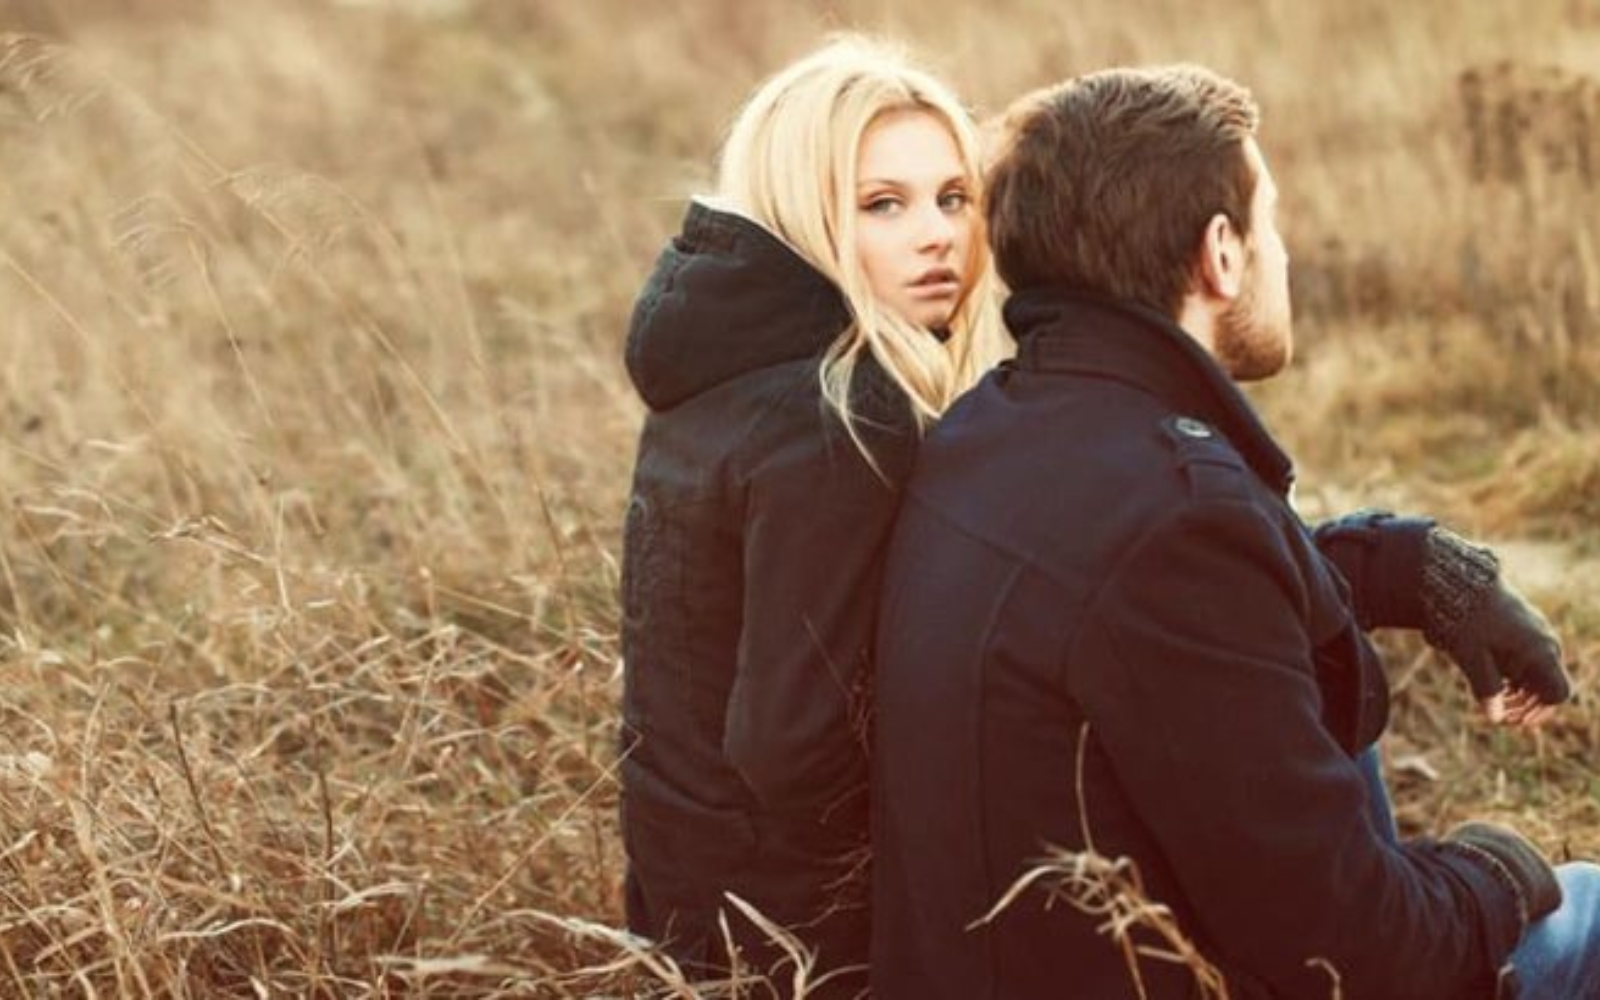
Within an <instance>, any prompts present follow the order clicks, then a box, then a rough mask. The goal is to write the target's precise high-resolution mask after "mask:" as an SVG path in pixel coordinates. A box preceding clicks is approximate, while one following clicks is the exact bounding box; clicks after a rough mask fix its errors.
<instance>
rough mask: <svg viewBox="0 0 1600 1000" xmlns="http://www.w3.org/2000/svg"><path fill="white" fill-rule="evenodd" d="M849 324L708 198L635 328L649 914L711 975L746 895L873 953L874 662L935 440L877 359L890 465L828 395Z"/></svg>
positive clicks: (633, 805)
mask: <svg viewBox="0 0 1600 1000" xmlns="http://www.w3.org/2000/svg"><path fill="white" fill-rule="evenodd" d="M849 322H850V314H849V312H848V310H847V308H846V306H845V303H844V300H843V298H842V296H841V295H840V294H839V292H838V291H837V289H836V288H835V286H834V285H832V284H831V283H830V282H829V281H828V280H827V279H826V278H824V277H823V276H822V275H821V274H820V273H818V272H817V271H816V270H815V269H814V268H813V267H811V266H810V265H809V264H807V263H806V262H805V261H804V260H802V259H801V258H800V257H799V256H798V255H796V253H795V252H794V251H793V250H791V249H790V248H789V247H787V246H786V245H785V244H783V243H782V242H781V241H779V240H778V239H776V238H775V237H774V236H772V235H771V234H770V233H768V232H767V231H766V230H764V229H762V228H761V227H760V226H758V225H756V224H754V223H752V222H750V221H749V220H747V219H744V218H742V217H740V216H737V215H734V214H730V213H727V212H723V211H719V210H717V209H714V208H711V207H709V206H707V205H705V204H702V203H698V202H697V203H693V204H691V206H690V207H689V209H688V213H687V216H686V218H685V220H684V225H683V230H682V233H681V234H680V235H679V236H678V237H677V238H676V239H675V240H673V241H672V243H671V245H670V246H669V247H667V249H666V250H665V251H663V253H662V254H661V256H660V258H659V259H658V261H657V263H656V266H655V270H654V272H653V273H652V274H651V276H650V278H649V280H648V282H647V283H646V285H645V287H644V289H643V291H642V292H641V294H640V296H639V299H638V303H637V305H636V307H635V311H634V315H633V322H632V326H631V329H630V333H629V337H628V345H627V365H628V371H629V374H630V375H631V376H632V378H633V381H634V384H635V386H636V387H637V388H638V391H639V394H640V396H641V397H643V399H644V401H645V403H646V404H647V405H648V406H649V410H650V412H649V414H648V416H647V418H646V420H645V425H644V429H643V432H642V435H641V437H640V441H639V454H638V461H637V465H636V467H635V471H634V481H633V490H632V496H631V499H630V502H629V506H628V512H627V523H626V534H625V540H624V547H623V552H624V559H623V594H622V604H623V609H622V610H623V635H622V641H623V654H624V659H625V663H626V667H625V674H624V691H623V721H624V735H623V753H624V757H623V762H622V785H623V828H624V837H625V842H626V847H627V851H628V857H629V886H628V907H629V923H630V926H632V927H633V929H634V930H636V931H639V932H641V933H644V934H647V935H649V936H652V937H655V938H658V939H665V940H667V941H669V943H670V947H671V948H672V949H673V950H674V951H675V952H676V953H677V954H678V956H679V957H680V958H685V959H687V960H689V961H691V962H695V961H702V960H704V961H709V962H711V964H712V965H715V964H716V961H717V959H716V958H715V956H714V952H715V942H714V941H713V942H710V943H708V942H707V940H706V936H707V935H711V936H712V937H713V938H715V936H716V935H717V931H716V930H715V911H716V910H717V909H718V908H719V907H724V905H725V904H724V901H723V893H724V892H725V891H726V892H734V893H736V894H738V895H739V896H741V897H742V898H744V899H745V900H747V901H748V902H750V903H752V904H754V905H755V906H756V907H757V908H758V909H760V910H761V911H762V912H763V913H764V914H765V915H766V916H768V917H771V918H773V919H774V920H777V921H778V922H779V923H780V924H785V925H788V926H790V927H792V928H795V927H798V928H801V929H800V931H799V933H800V936H801V938H802V940H806V941H807V943H808V944H811V945H813V946H814V947H817V946H820V947H821V948H822V950H823V954H822V957H821V967H822V968H828V967H830V966H834V965H837V964H845V963H859V962H862V961H864V959H865V953H866V931H865V919H866V914H865V904H864V898H863V893H864V881H863V876H858V877H856V878H854V879H852V878H850V877H848V876H849V869H850V866H851V865H852V864H856V863H859V862H860V860H861V858H862V857H863V851H864V848H865V841H866V805H867V800H866V794H865V782H866V770H867V756H866V732H865V718H864V711H865V700H866V696H865V691H864V686H865V684H866V681H867V669H866V661H867V657H868V654H869V650H870V645H871V639H872V633H873V626H874V622H875V616H876V603H877V592H878V586H879V575H880V569H881V557H882V548H883V543H884V540H885V538H886V537H887V533H888V530H889V527H890V524H891V522H892V520H893V516H894V513H895V509H896V506H897V503H898V496H899V485H900V484H901V483H902V482H903V480H904V479H905V477H906V475H907V474H908V472H909V468H910V465H911V462H912V459H913V457H914V455H915V450H916V447H917V444H918V430H917V428H916V425H915V421H914V420H913V418H912V414H911V409H910V406H909V403H908V401H907V399H906V398H905V396H904V394H903V393H902V392H901V391H900V390H899V389H898V387H896V386H895V385H894V384H893V383H892V382H891V381H890V380H889V379H888V378H887V377H886V376H885V375H884V373H883V372H882V370H881V369H880V368H879V367H878V366H877V365H876V364H875V363H874V362H873V361H872V360H871V359H870V358H863V360H862V361H861V362H860V364H859V365H858V366H857V369H856V374H855V378H854V383H853V391H852V405H853V407H854V408H855V410H856V413H857V415H858V422H857V425H856V426H857V428H858V433H859V434H860V436H861V437H862V439H863V440H864V441H865V443H866V444H867V446H868V449H869V451H870V453H871V455H872V458H873V462H874V463H875V464H876V469H874V468H873V465H872V464H869V463H868V462H867V461H866V459H865V458H864V457H863V456H862V454H861V452H860V451H859V450H858V449H857V447H856V445H855V443H854V442H853V441H852V440H851V438H850V437H849V435H848V434H847V432H846V430H845V428H844V426H843V424H842V423H841V422H840V420H839V419H838V417H837V416H836V415H835V413H834V412H833V411H832V409H831V408H829V407H827V406H826V405H825V404H824V400H823V398H822V394H821V390H820V384H819V380H818V367H819V363H820V361H821V358H822V355H823V353H824V351H826V349H827V348H828V346H829V345H830V344H832V343H833V341H834V340H835V339H836V338H837V337H838V336H839V334H840V333H841V332H843V331H844V330H845V328H846V327H847V325H848V324H849ZM852 888H853V889H854V893H853V898H852V892H851V889H852ZM835 904H839V906H838V909H837V912H835V913H834V914H832V915H831V916H829V917H827V918H826V919H823V920H821V921H820V922H816V923H813V921H816V920H817V918H818V917H819V915H820V914H822V913H823V912H824V911H825V910H828V909H829V908H830V907H833V906H834V905H835ZM730 923H731V924H733V926H734V929H735V933H736V934H738V933H739V932H740V930H741V929H745V928H749V927H750V925H749V924H748V923H747V922H745V921H744V920H743V919H742V918H740V917H737V916H730ZM756 936H757V937H759V935H756ZM708 949H709V950H708ZM746 958H747V960H749V958H750V956H748V955H747V956H746Z"/></svg>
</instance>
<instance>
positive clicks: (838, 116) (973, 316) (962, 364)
mask: <svg viewBox="0 0 1600 1000" xmlns="http://www.w3.org/2000/svg"><path fill="white" fill-rule="evenodd" d="M901 111H919V112H925V113H928V114H931V115H933V116H934V117H935V118H937V119H938V120H939V121H940V122H942V123H943V124H944V126H945V128H946V129H948V130H949V132H950V135H951V137H952V138H953V139H954V140H955V143H956V147H957V149H958V151H959V153H960V156H961V161H962V165H963V167H964V168H965V172H966V174H967V180H968V184H969V188H970V191H971V194H972V199H973V202H972V203H973V205H974V206H976V205H978V204H979V203H980V196H981V191H980V190H979V185H980V184H981V181H982V157H981V149H980V144H979V139H978V133H977V128H976V126H975V125H974V124H973V121H972V118H971V116H970V115H969V114H968V113H967V111H966V109H965V108H964V107H963V106H962V105H961V103H960V101H959V100H958V99H957V98H956V96H955V95H954V94H953V93H952V92H951V90H950V89H949V88H948V87H946V86H945V85H944V84H942V83H940V82H939V81H938V80H937V79H935V78H934V77H932V76H931V75H929V74H928V73H926V72H924V71H922V70H920V69H917V68H915V67H913V66H911V65H910V64H909V63H908V62H907V61H906V59H905V57H904V55H903V54H902V52H901V51H900V50H898V49H897V48H894V47H891V46H888V45H886V44H884V43H881V42H876V41H873V40H870V39H867V38H865V37H863V36H859V35H844V36H838V37H836V38H835V39H834V40H833V41H832V42H831V43H830V44H828V45H826V46H824V47H823V48H821V49H819V50H818V51H816V52H813V53H812V54H811V55H809V56H806V57H805V58H803V59H801V60H799V61H798V62H795V63H793V64H792V65H790V66H789V67H787V68H786V69H784V70H783V71H781V72H779V73H778V74H777V75H776V76H773V77H772V78H771V79H769V80H768V81H767V82H766V83H765V84H763V85H762V86H761V87H760V88H759V89H758V90H757V91H756V92H755V94H754V95H753V96H752V97H751V98H750V100H749V102H748V103H746V105H745V106H744V109H743V110H742V111H741V112H740V113H739V115H738V117H737V118H735V119H734V122H733V125H732V128H731V129H730V130H729V133H728V138H727V141H726V142H725V143H724V145H723V149H722V160H721V168H720V171H719V177H718V192H717V193H718V198H719V200H720V201H721V202H723V203H724V204H726V205H727V206H728V207H729V208H731V209H733V210H734V211H737V212H740V213H741V214H744V215H746V216H748V217H749V218H751V219H752V220H753V221H755V222H757V223H759V224H760V225H762V226H764V227H765V228H767V229H768V230H770V231H771V232H773V233H774V234H775V235H777V236H778V237H779V238H780V239H782V240H783V241H785V242H786V243H788V244H789V245H790V246H791V247H793V248H794V249H795V251H796V252H797V253H799V254H800V255H801V256H802V257H803V258H805V259H806V260H807V261H808V262H809V263H810V264H811V265H812V266H813V267H815V268H816V269H817V270H818V271H820V272H822V274H823V275H824V276H826V277H827V278H828V279H829V280H831V281H832V282H833V283H834V284H835V285H836V286H837V287H838V288H839V290H840V292H841V293H842V294H843V296H844V299H845V302H846V304H847V305H848V306H849V309H850V312H851V315H852V317H853V319H854V322H853V323H851V325H850V326H849V327H848V328H847V329H846V330H845V331H844V332H843V333H841V334H840V335H839V337H838V338H837V339H836V340H835V341H834V342H833V343H832V344H831V345H830V346H829V348H828V350H827V352H826V354H825V355H824V356H823V359H822V365H821V368H820V372H819V378H820V380H821V383H822V394H823V398H824V399H825V400H826V401H827V403H828V405H830V406H831V407H832V408H833V409H834V410H835V411H836V412H837V413H838V415H839V416H840V418H841V419H842V420H843V422H844V425H845V427H846V429H847V430H848V431H849V433H850V436H851V438H852V439H853V440H854V441H855V443H856V446H857V447H858V448H860V449H861V452H862V454H863V455H865V456H866V458H867V460H868V461H869V462H871V461H872V456H871V454H870V453H868V451H867V449H866V446H865V445H864V444H863V442H862V440H861V437H860V435H859V434H858V433H857V430H856V424H855V414H854V413H853V412H852V409H851V405H850V382H851V377H852V375H853V374H854V372H855V368H856V364H857V363H858V362H859V361H860V359H861V355H862V352H870V353H871V354H872V356H873V357H874V358H876V359H877V361H878V363H879V364H880V365H881V366H882V367H883V369H884V371H885V372H886V373H888V375H889V377H890V378H892V379H893V380H894V381H895V383H896V384H897V385H898V386H899V387H900V388H901V389H902V390H903V391H904V392H905V394H906V395H907V396H908V397H909V398H910V400H911V405H912V409H913V412H914V413H915V415H916V419H917V422H918V424H919V426H926V425H927V424H928V423H930V422H931V421H933V420H935V419H936V418H937V417H938V416H939V415H940V414H941V413H943V412H944V409H945V407H946V406H948V405H949V404H950V402H951V400H953V399H954V398H955V397H956V396H957V395H958V394H960V393H961V392H962V391H964V390H966V389H967V388H969V387H970V386H971V385H972V384H973V383H974V382H976V381H977V380H978V377H979V376H981V375H982V374H983V373H984V372H985V371H987V370H988V369H989V368H990V367H991V366H993V365H994V364H996V363H997V362H999V361H1000V360H1001V359H1002V358H1003V357H1004V356H1005V355H1006V353H1007V345H1008V341H1007V339H1006V337H1005V335H1004V331H1003V330H1002V327H1001V324H1000V315H999V303H998V297H997V296H998V293H997V288H996V281H995V278H994V268H993V265H992V263H991V260H990V255H989V249H988V246H987V244H986V242H985V240H984V238H983V231H982V218H981V213H977V210H976V208H974V212H975V215H976V216H977V217H975V218H974V220H973V223H974V238H973V239H972V240H971V243H970V248H969V251H968V252H969V254H970V257H971V259H970V260H969V261H968V268H967V273H969V274H971V275H973V276H974V279H973V281H972V283H971V285H970V287H969V289H968V291H967V294H966V295H965V297H964V298H963V300H962V302H961V303H960V305H959V307H958V308H957V309H956V312H955V315H954V316H953V317H952V318H951V320H950V324H949V331H948V332H949V336H948V337H947V338H946V339H944V340H943V341H941V340H940V339H939V338H938V337H935V336H933V335H932V333H931V332H930V331H929V330H928V329H927V328H925V327H922V326H919V325H918V324H916V323H913V322H911V321H909V320H906V319H904V318H903V317H901V316H900V315H899V314H898V313H895V312H894V311H892V310H890V309H888V308H886V307H885V306H883V305H882V304H881V303H880V302H879V301H878V300H877V299H876V298H875V297H874V296H873V294H872V291H871V288H870V286H869V285H868V282H867V276H866V271H865V270H864V268H863V267H862V264H861V261H860V258H859V257H858V255H857V253H856V239H855V231H856V212H855V199H856V190H855V188H856V180H857V169H856V168H857V156H858V153H859V150H860V148H861V139H862V136H863V135H864V134H865V133H866V131H867V129H868V128H869V127H870V126H871V125H872V124H873V123H874V122H875V121H877V120H878V119H879V118H880V117H882V116H884V115H887V114H891V113H894V112H901ZM874 464H875V463H874Z"/></svg>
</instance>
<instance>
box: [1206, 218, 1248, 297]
mask: <svg viewBox="0 0 1600 1000" xmlns="http://www.w3.org/2000/svg"><path fill="white" fill-rule="evenodd" d="M1244 257H1245V254H1244V239H1243V238H1242V237H1241V236H1240V235H1239V230H1238V228H1237V227H1235V226H1234V224H1233V220H1232V219H1230V218H1228V216H1227V215H1225V214H1224V213H1222V212H1218V213H1217V214H1216V215H1213V216H1212V217H1211V221H1210V222H1207V223H1206V229H1205V235H1204V236H1202V237H1201V239H1200V261H1199V264H1200V266H1199V267H1198V268H1197V271H1198V275H1197V276H1198V278H1199V283H1200V287H1199V288H1198V289H1197V291H1199V292H1200V293H1201V294H1202V295H1205V296H1206V297H1215V298H1219V299H1225V300H1227V301H1230V302H1231V301H1233V300H1234V299H1236V298H1238V297H1239V293H1240V291H1241V290H1242V289H1243V288H1244Z"/></svg>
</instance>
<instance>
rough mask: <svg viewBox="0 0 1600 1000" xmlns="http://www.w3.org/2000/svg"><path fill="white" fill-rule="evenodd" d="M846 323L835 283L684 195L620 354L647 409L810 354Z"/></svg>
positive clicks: (750, 226)
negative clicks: (673, 232) (673, 233)
mask: <svg viewBox="0 0 1600 1000" xmlns="http://www.w3.org/2000/svg"><path fill="white" fill-rule="evenodd" d="M849 323H850V311H849V309H848V307H847V306H846V305H845V300H844V297H843V295H841V294H840V292H839V290H838V288H837V287H836V286H835V285H834V284H833V283H832V282H831V281H829V280H828V279H827V278H825V277H824V276H823V275H822V274H821V273H820V272H818V271H817V269H816V268H814V267H812V266H811V265H810V264H808V263H807V262H806V261H805V260H803V259H802V258H801V257H800V255H799V254H797V253H795V251H794V250H793V249H791V248H790V247H789V246H788V245H786V244H785V243H784V242H783V241H782V240H780V239H778V238H777V237H776V236H774V235H773V234H772V233H770V232H768V231H767V230H766V229H763V228H762V227H761V226H760V225H758V224H756V223H755V222H752V221H751V220H749V219H747V218H745V217H743V216H741V215H737V214H734V213H732V212H728V211H724V210H721V209H718V208H714V207H712V206H710V205H708V204H706V203H704V202H699V201H695V202H691V203H690V204H689V209H688V212H687V213H686V214H685V216H684V220H683V229H682V232H680V233H679V235H678V236H677V237H676V238H675V239H674V240H673V241H672V242H671V243H670V244H669V245H668V246H667V247H666V249H665V250H663V251H662V252H661V255H660V256H659V257H658V258H657V259H656V263H655V269H654V270H653V271H652V272H651V274H650V277H649V279H648V280H647V281H646V282H645V285H644V289H643V290H642V291H641V292H640V293H639V299H638V301H637V302H636V303H635V304H634V308H633V318H632V321H631V322H630V323H629V327H628V343H627V350H626V362H627V366H628V375H629V377H630V378H632V379H633V384H634V387H635V388H637V389H638V391H639V395H640V396H641V397H643V399H644V401H645V403H646V404H647V405H648V406H649V407H650V408H651V409H652V410H664V409H669V408H671V407H673V406H676V405H677V404H679V403H681V402H683V401H684V400H686V399H689V398H691V397H693V396H696V395H698V394H700V393H702V392H705V391H706V390H708V389H711V388H713V387H715V386H717V385H720V384H722V383H724V382H726V381H728V380H729V379H732V378H736V377H738V376H740V375H743V374H745V373H746V372H750V371H754V370H756V369H760V368H766V367H770V366H772V365H778V364H783V363H785V362H791V361H799V360H803V359H805V358H810V357H816V356H819V355H820V354H821V353H822V352H823V351H824V350H826V349H827V347H828V345H829V344H831V343H832V342H833V341H834V339H835V338H836V337H838V336H839V334H840V333H842V332H843V331H844V329H845V328H846V327H847V326H848V325H849Z"/></svg>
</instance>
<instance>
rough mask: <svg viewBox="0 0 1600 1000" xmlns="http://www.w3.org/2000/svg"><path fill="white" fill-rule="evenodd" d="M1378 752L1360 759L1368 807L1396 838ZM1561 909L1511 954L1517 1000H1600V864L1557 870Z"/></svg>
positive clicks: (1540, 923)
mask: <svg viewBox="0 0 1600 1000" xmlns="http://www.w3.org/2000/svg"><path fill="white" fill-rule="evenodd" d="M1378 764H1379V762H1378V748H1377V747H1372V748H1370V749H1368V750H1367V751H1366V752H1365V753H1363V754H1362V755H1361V756H1360V757H1358V758H1356V765H1357V766H1358V767H1360V769H1361V775H1362V777H1364V778H1366V780H1367V805H1368V808H1370V809H1371V810H1372V821H1373V824H1374V826H1375V827H1376V828H1377V829H1378V831H1379V832H1380V833H1383V834H1384V835H1386V836H1387V837H1389V838H1390V839H1394V838H1395V837H1396V836H1397V833H1396V831H1395V825H1394V814H1393V812H1392V811H1391V810H1390V808H1389V790H1388V789H1387V788H1386V787H1384V784H1383V773H1382V771H1381V770H1380V769H1379V766H1378ZM1556 879H1557V881H1559V882H1560V883H1561V906H1560V908H1559V909H1557V910H1556V911H1555V912H1554V913H1552V914H1550V915H1549V916H1547V917H1545V918H1544V919H1543V920H1539V921H1537V922H1535V923H1534V924H1532V925H1531V926H1530V927H1529V928H1528V930H1527V933H1525V934H1523V935H1522V941H1521V942H1520V943H1519V944H1518V945H1517V947H1516V949H1515V950H1513V951H1512V952H1511V964H1512V966H1513V967H1514V968H1515V969H1516V970H1517V981H1518V983H1519V984H1520V985H1521V989H1520V990H1518V992H1517V998H1518V1000H1600V865H1594V864H1590V863H1588V862H1584V861H1579V862H1574V863H1572V864H1565V865H1561V866H1560V867H1558V868H1556Z"/></svg>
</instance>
